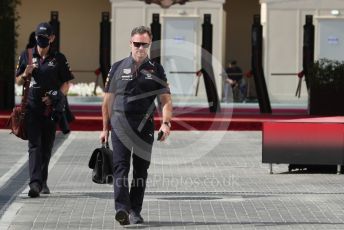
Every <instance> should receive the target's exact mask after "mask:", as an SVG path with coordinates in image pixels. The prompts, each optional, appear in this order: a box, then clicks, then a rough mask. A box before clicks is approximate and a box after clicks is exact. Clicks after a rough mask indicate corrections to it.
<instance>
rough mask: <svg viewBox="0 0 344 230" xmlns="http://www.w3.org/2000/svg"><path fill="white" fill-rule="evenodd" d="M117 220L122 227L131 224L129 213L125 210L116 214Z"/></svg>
mask: <svg viewBox="0 0 344 230" xmlns="http://www.w3.org/2000/svg"><path fill="white" fill-rule="evenodd" d="M115 219H116V220H117V221H118V222H119V224H120V225H128V224H130V222H129V215H128V212H127V211H125V210H118V211H117V212H116V216H115Z"/></svg>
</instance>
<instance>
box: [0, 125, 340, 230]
mask: <svg viewBox="0 0 344 230" xmlns="http://www.w3.org/2000/svg"><path fill="white" fill-rule="evenodd" d="M98 134H99V133H98V132H72V133H71V134H70V135H68V136H63V135H62V134H59V135H58V136H57V142H56V145H55V146H56V147H55V149H54V155H53V157H52V160H51V164H50V166H51V167H50V174H49V180H48V184H49V186H50V189H51V191H52V194H50V195H42V196H41V197H40V198H37V199H30V198H28V197H27V191H28V187H27V180H28V178H27V174H28V172H27V170H28V169H27V162H26V160H27V159H26V160H25V156H27V153H26V148H27V147H26V142H24V141H19V140H18V139H16V138H15V137H14V136H13V135H8V131H7V130H0V173H1V174H0V176H1V177H0V186H1V187H0V201H1V202H0V204H1V206H0V229H1V230H2V229H20V230H25V229H123V227H121V226H119V225H118V224H117V222H115V221H114V208H113V206H114V204H113V194H112V191H113V189H112V186H109V185H97V184H94V183H92V182H91V170H90V169H89V168H88V167H87V163H88V159H89V157H90V154H91V151H92V150H93V149H94V148H96V147H98V146H99V144H98V140H97V138H98ZM261 149H262V147H261V132H220V131H214V132H211V131H208V132H192V131H186V132H182V131H180V132H174V133H173V134H172V135H171V136H170V139H169V141H168V142H167V143H165V144H160V143H159V144H157V145H155V148H154V153H153V159H152V164H151V167H150V171H149V181H148V189H147V193H146V197H145V202H144V209H143V212H142V215H143V217H144V218H145V224H144V225H137V226H128V227H125V228H129V229H130V228H134V229H136V228H137V229H325V228H326V229H343V228H344V177H343V175H336V174H305V173H303V174H301V173H287V165H275V166H274V172H275V174H273V175H270V174H268V166H267V165H263V164H262V163H261Z"/></svg>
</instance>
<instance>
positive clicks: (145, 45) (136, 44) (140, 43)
mask: <svg viewBox="0 0 344 230" xmlns="http://www.w3.org/2000/svg"><path fill="white" fill-rule="evenodd" d="M133 45H134V46H135V47H136V48H140V47H141V46H142V47H143V48H148V47H149V43H145V42H133Z"/></svg>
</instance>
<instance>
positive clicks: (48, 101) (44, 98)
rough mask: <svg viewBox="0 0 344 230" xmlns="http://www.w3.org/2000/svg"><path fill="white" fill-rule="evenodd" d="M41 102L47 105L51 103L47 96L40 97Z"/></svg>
mask: <svg viewBox="0 0 344 230" xmlns="http://www.w3.org/2000/svg"><path fill="white" fill-rule="evenodd" d="M42 102H43V103H44V104H45V105H46V106H49V105H51V104H52V101H51V99H50V97H49V96H45V97H42Z"/></svg>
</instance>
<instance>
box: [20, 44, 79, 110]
mask: <svg viewBox="0 0 344 230" xmlns="http://www.w3.org/2000/svg"><path fill="white" fill-rule="evenodd" d="M32 63H33V64H36V65H37V66H38V68H36V69H34V71H33V72H32V77H31V83H30V90H29V97H28V108H29V109H33V110H36V111H40V112H42V111H44V109H45V105H44V103H43V102H42V97H44V96H45V93H46V92H48V91H50V90H59V89H60V87H61V86H62V84H63V83H65V82H67V81H70V80H72V79H73V78H74V77H73V75H72V73H71V70H70V67H69V64H68V61H67V59H66V57H65V56H64V55H63V54H62V53H60V52H51V51H50V50H49V53H48V56H47V57H46V58H45V59H43V58H42V57H41V56H40V55H39V53H38V51H37V47H34V48H32ZM27 64H28V53H27V50H25V51H24V52H23V53H22V54H21V55H20V57H19V61H18V65H17V70H16V76H17V77H18V76H19V75H21V74H22V73H23V72H24V71H25V68H26V66H27Z"/></svg>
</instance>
